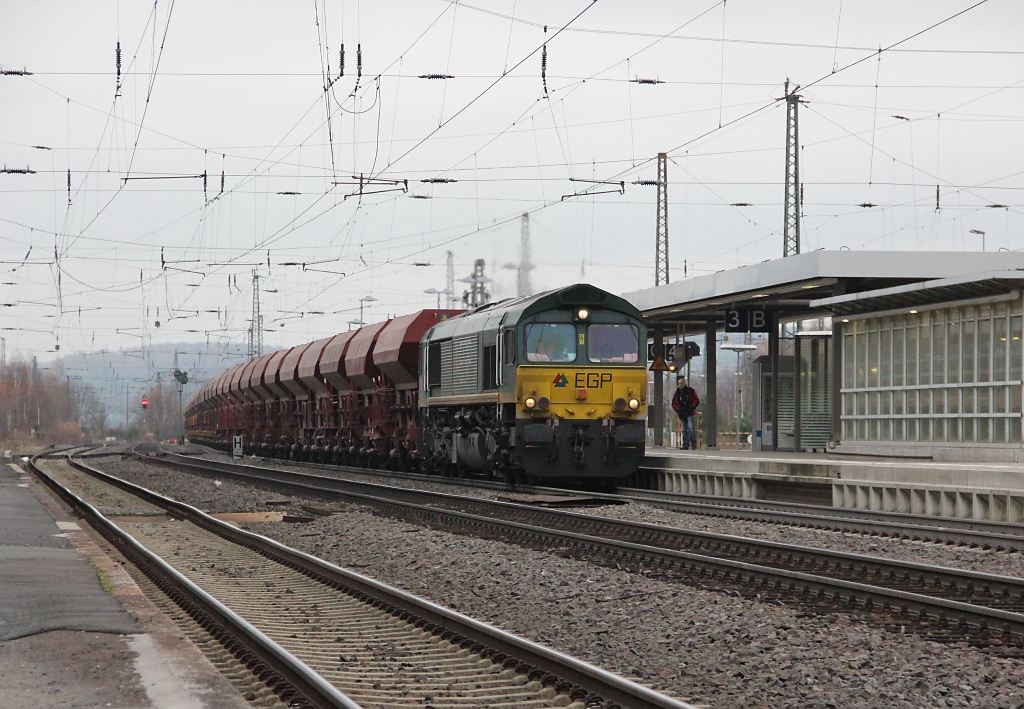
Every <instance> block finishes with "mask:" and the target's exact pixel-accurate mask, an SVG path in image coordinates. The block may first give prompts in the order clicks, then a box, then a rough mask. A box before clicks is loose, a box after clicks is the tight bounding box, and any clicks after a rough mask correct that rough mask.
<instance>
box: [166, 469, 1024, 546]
mask: <svg viewBox="0 0 1024 709" xmlns="http://www.w3.org/2000/svg"><path fill="white" fill-rule="evenodd" d="M169 455H176V454H173V453H169ZM281 463H282V465H287V466H290V467H298V468H307V469H311V470H320V471H336V472H351V473H357V474H360V475H374V476H381V477H392V478H401V479H406V480H413V481H422V482H430V483H435V484H437V483H449V484H451V485H452V486H463V487H475V488H481V489H485V490H496V491H507V490H508V489H509V488H508V486H507V485H506V484H504V483H501V482H496V481H492V480H483V479H472V478H470V479H461V478H440V477H438V476H436V475H424V474H420V473H404V472H393V471H383V470H373V469H365V468H354V467H348V466H337V465H328V464H323V463H307V462H302V461H281ZM516 490H517V491H518V492H523V493H529V494H538V495H550V494H561V495H564V494H566V490H563V489H559V488H549V487H543V486H536V485H535V486H519V487H517V488H516ZM586 495H587V496H588V497H593V498H595V499H598V500H600V499H607V500H609V502H613V503H614V502H621V501H624V500H632V501H635V502H642V503H644V504H648V505H651V506H653V507H660V508H662V509H666V510H671V511H673V512H682V513H687V514H697V515H705V516H710V517H721V518H726V519H741V520H747V521H751V522H766V523H770V524H780V525H789V526H793V527H804V528H810V529H821V530H826V531H834V532H846V533H851V534H865V535H871V536H881V537H891V538H895V539H910V540H914V541H926V542H933V543H936V544H949V545H958V546H968V547H976V548H981V549H994V550H997V551H1010V552H1024V525H1020V524H1014V523H1011V522H987V521H984V520H966V519H956V518H946V517H943V518H936V517H931V516H928V515H917V514H907V513H900V512H876V511H871V510H854V509H845V508H834V507H823V506H821V505H809V504H802V503H796V502H775V501H769V500H751V499H746V498H740V497H717V496H712V495H694V494H687V493H677V492H664V491H660V490H646V489H642V488H619V489H618V491H617V492H616V493H601V492H587V493H586Z"/></svg>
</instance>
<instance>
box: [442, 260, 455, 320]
mask: <svg viewBox="0 0 1024 709" xmlns="http://www.w3.org/2000/svg"><path fill="white" fill-rule="evenodd" d="M446 265H447V269H448V270H447V272H446V273H445V281H444V285H445V289H446V290H447V292H448V309H449V310H451V309H452V308H453V307H454V306H455V254H453V253H452V252H451V251H449V252H448V260H447V263H446Z"/></svg>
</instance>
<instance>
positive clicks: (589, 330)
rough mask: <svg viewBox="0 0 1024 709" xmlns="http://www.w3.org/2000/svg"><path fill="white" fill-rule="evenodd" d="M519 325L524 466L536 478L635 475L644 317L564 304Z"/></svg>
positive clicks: (643, 390) (643, 384)
mask: <svg viewBox="0 0 1024 709" xmlns="http://www.w3.org/2000/svg"><path fill="white" fill-rule="evenodd" d="M609 305H610V304H609ZM616 305H617V304H616ZM520 327H521V332H522V337H523V344H524V346H523V351H522V357H523V361H522V363H521V364H520V365H519V366H518V367H517V368H516V388H515V398H516V446H515V449H516V457H517V463H518V467H519V468H521V469H522V470H524V471H527V472H528V473H529V475H530V476H532V477H535V478H560V479H580V478H583V479H609V478H611V479H614V478H621V477H625V476H626V475H629V474H630V473H632V472H634V471H635V470H636V469H637V467H639V465H640V463H641V461H642V460H643V455H644V442H645V425H646V416H647V406H646V397H647V367H646V361H645V356H644V355H645V349H646V348H643V347H642V346H641V343H643V342H645V340H646V333H645V332H643V323H642V321H640V319H639V317H638V314H637V315H634V314H632V313H629V312H628V311H627V310H626V309H625V308H622V307H621V306H619V307H614V306H613V307H607V305H606V306H605V307H594V306H577V307H565V305H563V307H560V308H556V309H552V310H547V311H541V312H538V313H535V314H534V315H532V317H530V318H528V319H527V321H526V322H523V323H521V324H520Z"/></svg>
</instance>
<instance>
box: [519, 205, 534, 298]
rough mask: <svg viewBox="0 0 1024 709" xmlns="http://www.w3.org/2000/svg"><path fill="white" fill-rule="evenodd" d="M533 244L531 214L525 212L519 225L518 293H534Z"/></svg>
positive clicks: (520, 294)
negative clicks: (531, 273)
mask: <svg viewBox="0 0 1024 709" xmlns="http://www.w3.org/2000/svg"><path fill="white" fill-rule="evenodd" d="M532 251H533V246H532V245H531V243H530V214H529V212H523V218H522V220H521V222H520V225H519V267H518V269H517V272H516V295H517V296H519V297H522V296H524V295H532V294H533V284H532V283H530V271H532V270H533V264H532V263H531V262H530V261H531V258H532Z"/></svg>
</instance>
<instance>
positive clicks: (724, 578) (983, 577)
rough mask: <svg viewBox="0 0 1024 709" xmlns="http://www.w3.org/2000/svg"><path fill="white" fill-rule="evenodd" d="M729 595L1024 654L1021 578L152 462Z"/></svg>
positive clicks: (291, 475) (273, 474)
mask: <svg viewBox="0 0 1024 709" xmlns="http://www.w3.org/2000/svg"><path fill="white" fill-rule="evenodd" d="M150 460H151V462H154V463H156V464H163V465H173V466H181V467H185V468H187V469H190V470H193V471H200V472H205V473H206V474H214V475H217V476H230V477H234V478H236V479H239V480H241V481H243V482H248V483H254V482H255V483H259V484H263V485H270V486H273V487H276V488H277V489H281V490H286V491H288V492H290V493H292V494H295V493H298V494H316V495H318V496H325V497H330V496H336V497H338V498H341V499H346V500H349V501H356V502H358V503H360V504H364V505H366V506H369V507H372V508H374V509H376V510H378V511H380V512H382V513H384V514H387V515H389V516H394V517H399V518H402V519H406V520H408V521H413V522H418V523H425V524H428V525H433V526H440V527H442V528H444V529H448V530H450V531H457V532H461V533H468V534H476V535H479V536H485V537H489V538H496V539H501V540H503V541H506V542H511V543H517V544H522V545H524V546H530V547H533V548H540V549H547V550H552V549H553V550H557V551H558V552H559V553H562V554H568V555H572V556H577V557H580V558H586V559H590V560H593V561H596V562H598V563H603V564H606V565H618V566H624V567H628V568H631V569H633V570H640V569H643V570H644V571H645V572H646V573H648V574H655V575H659V576H663V577H666V578H673V579H678V580H683V581H686V582H689V583H700V584H702V585H713V586H715V587H718V588H721V589H723V590H729V591H731V592H733V593H735V592H737V591H740V592H742V593H744V594H745V595H761V596H765V595H768V596H772V597H779V598H783V599H788V600H789V601H790V602H792V601H794V600H796V601H798V602H806V603H809V604H810V605H812V606H814V607H815V608H817V609H819V610H821V609H824V610H830V611H836V610H841V609H851V608H853V609H857V608H859V609H862V610H865V611H868V612H871V613H875V612H877V614H880V617H881V619H882V620H883V622H884V623H885V624H887V625H890V626H893V627H900V628H901V629H902V630H906V629H907V628H911V629H913V630H917V631H919V632H922V633H923V634H925V635H928V636H929V637H933V638H936V639H940V640H951V639H957V640H963V639H967V640H969V641H970V642H972V643H974V644H975V645H978V646H982V647H990V648H993V649H994V650H995V651H997V652H1000V653H1001V654H1006V655H1011V656H1019V655H1022V654H1024V579H1018V578H1014V577H1008V576H998V575H994V574H984V573H978V572H971V571H963V570H959V569H951V568H943V567H935V566H928V565H924V564H916V563H912V562H903V561H895V560H889V559H883V558H878V557H873V556H866V555H860V554H850V553H845V552H837V551H828V550H824V549H817V548H813V547H804V546H796V545H790V544H782V543H777V542H768V541H761V540H755V539H748V538H744V537H735V536H728V535H721V534H712V533H707V532H698V531H691V530H681V529H676V528H671V527H661V526H656V525H648V524H639V523H630V522H622V521H618V520H612V519H608V518H604V517H595V516H591V515H584V514H579V513H576V512H567V511H561V510H550V509H539V508H536V507H533V506H529V505H521V504H514V503H506V502H494V501H490V500H483V499H479V498H468V497H459V496H456V495H450V494H444V493H431V492H423V491H418V490H411V489H408V488H396V487H388V486H383V485H378V484H375V483H361V482H354V481H347V480H341V479H339V478H336V477H327V476H315V475H310V474H307V473H299V472H294V471H283V470H276V469H271V468H256V467H251V466H243V465H236V464H229V463H224V462H214V461H207V460H204V461H195V460H188V459H185V458H183V457H181V456H168V457H164V458H157V459H150Z"/></svg>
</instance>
